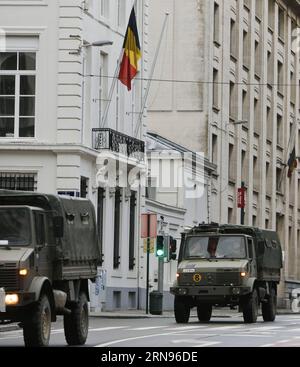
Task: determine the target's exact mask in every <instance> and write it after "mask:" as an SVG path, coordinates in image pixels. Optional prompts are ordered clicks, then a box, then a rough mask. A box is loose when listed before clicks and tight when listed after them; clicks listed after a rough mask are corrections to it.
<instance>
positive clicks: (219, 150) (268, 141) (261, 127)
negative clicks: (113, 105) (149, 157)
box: [148, 0, 300, 305]
mask: <svg viewBox="0 0 300 367" xmlns="http://www.w3.org/2000/svg"><path fill="white" fill-rule="evenodd" d="M164 10H166V11H169V12H170V14H171V15H170V18H171V19H170V21H169V26H168V29H167V31H166V32H165V35H164V42H165V48H164V52H161V56H160V60H159V63H158V64H157V65H158V66H157V68H156V71H155V73H154V80H155V83H153V86H152V90H151V93H152V94H151V98H150V100H149V106H148V107H149V109H148V112H149V115H148V117H149V119H148V123H149V127H150V128H151V129H152V130H154V131H155V132H158V133H160V134H162V135H164V136H166V137H169V138H171V139H172V140H174V141H175V142H178V143H180V142H181V141H185V142H186V145H187V146H188V147H189V148H191V149H194V150H198V151H201V152H204V153H205V154H206V156H207V157H208V158H209V159H210V160H211V161H212V162H213V163H214V164H216V165H217V167H218V168H217V170H216V172H215V175H214V178H213V180H212V187H211V201H210V203H211V208H210V212H211V217H210V220H212V221H216V222H220V223H237V224H239V223H241V210H240V209H239V208H238V202H237V191H238V189H239V188H240V187H241V186H242V182H243V183H244V184H245V187H246V207H245V217H244V220H242V222H244V224H248V225H254V226H258V227H261V228H268V229H273V230H277V232H278V234H279V236H280V239H281V242H282V245H283V250H284V271H283V282H282V286H281V289H280V294H279V296H280V303H281V304H282V305H288V304H289V296H290V294H291V290H292V289H293V288H298V287H299V281H300V273H299V271H300V248H299V240H300V220H299V219H300V218H299V214H300V201H299V199H300V181H299V174H298V171H297V170H295V171H294V172H293V173H292V176H291V177H290V178H289V177H287V173H288V167H287V163H288V161H289V158H290V156H291V153H292V151H293V148H294V147H295V150H296V156H300V153H299V144H300V141H299V138H300V133H299V128H300V125H299V119H300V114H299V108H300V105H299V103H300V102H299V101H300V93H299V78H300V68H299V57H300V56H299V54H300V53H299V45H300V42H299V37H300V36H299V27H300V18H299V16H300V4H299V1H297V0H295V1H284V0H282V1H281V0H278V1H277V0H276V1H275V0H230V1H221V0H220V1H219V0H215V1H201V0H200V1H196V0H190V1H186V2H184V4H181V2H180V1H167V0H166V1H163V2H161V1H159V2H158V1H152V2H151V8H150V31H149V35H150V39H151V40H153V42H154V43H152V44H151V43H150V46H151V48H150V55H152V54H153V51H152V50H153V49H155V42H157V39H158V37H159V31H158V30H159V29H160V25H161V24H162V18H163V15H164V13H163V11H164ZM155 19H156V20H155ZM171 81H172V82H171ZM298 167H299V165H298Z"/></svg>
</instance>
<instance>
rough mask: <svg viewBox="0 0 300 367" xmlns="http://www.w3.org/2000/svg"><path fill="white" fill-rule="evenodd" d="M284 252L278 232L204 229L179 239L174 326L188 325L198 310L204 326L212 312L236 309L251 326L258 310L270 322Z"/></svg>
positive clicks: (173, 289)
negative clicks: (220, 308)
mask: <svg viewBox="0 0 300 367" xmlns="http://www.w3.org/2000/svg"><path fill="white" fill-rule="evenodd" d="M281 268H282V250H281V245H280V241H279V238H278V236H277V234H276V232H273V231H268V230H261V229H259V228H255V227H247V226H239V225H229V224H226V225H219V224H206V225H205V224H202V225H199V226H196V227H194V228H193V229H191V230H190V231H189V232H187V233H183V234H182V240H181V245H180V251H179V258H178V270H177V279H176V281H175V282H174V285H173V287H171V289H170V291H171V293H172V294H174V295H175V299H174V313H175V319H176V322H177V323H187V322H188V321H189V317H190V310H191V308H193V307H197V315H198V319H199V321H201V322H208V321H209V320H210V318H211V315H212V309H213V307H227V306H229V307H230V308H231V309H235V308H238V310H239V311H240V312H243V317H244V321H245V323H255V322H256V320H257V316H258V309H259V305H260V304H261V308H262V316H263V319H264V321H274V320H275V317H276V307H277V285H278V283H279V282H280V269H281Z"/></svg>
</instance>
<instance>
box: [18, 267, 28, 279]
mask: <svg viewBox="0 0 300 367" xmlns="http://www.w3.org/2000/svg"><path fill="white" fill-rule="evenodd" d="M27 274H28V270H27V269H20V270H19V275H22V276H23V277H25V276H26V275H27Z"/></svg>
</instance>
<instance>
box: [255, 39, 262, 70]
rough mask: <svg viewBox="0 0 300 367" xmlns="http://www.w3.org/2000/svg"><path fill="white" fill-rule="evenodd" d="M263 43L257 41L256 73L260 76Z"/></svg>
mask: <svg viewBox="0 0 300 367" xmlns="http://www.w3.org/2000/svg"><path fill="white" fill-rule="evenodd" d="M261 61H262V60H261V44H260V42H258V41H255V74H256V75H257V76H260V74H261Z"/></svg>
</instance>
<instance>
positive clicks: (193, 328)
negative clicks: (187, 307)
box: [165, 325, 208, 331]
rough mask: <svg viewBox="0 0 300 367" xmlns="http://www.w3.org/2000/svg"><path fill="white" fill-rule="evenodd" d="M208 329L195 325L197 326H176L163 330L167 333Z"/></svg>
mask: <svg viewBox="0 0 300 367" xmlns="http://www.w3.org/2000/svg"><path fill="white" fill-rule="evenodd" d="M204 328H208V326H204V325H197V326H177V327H166V328H165V330H169V331H173V330H174V331H181V330H182V331H184V330H195V329H204Z"/></svg>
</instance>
